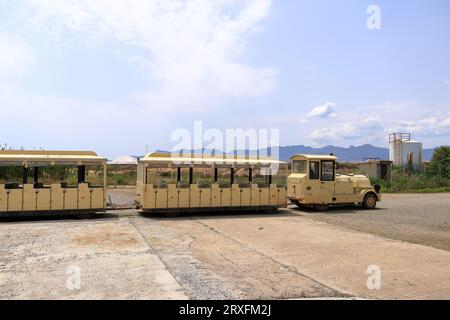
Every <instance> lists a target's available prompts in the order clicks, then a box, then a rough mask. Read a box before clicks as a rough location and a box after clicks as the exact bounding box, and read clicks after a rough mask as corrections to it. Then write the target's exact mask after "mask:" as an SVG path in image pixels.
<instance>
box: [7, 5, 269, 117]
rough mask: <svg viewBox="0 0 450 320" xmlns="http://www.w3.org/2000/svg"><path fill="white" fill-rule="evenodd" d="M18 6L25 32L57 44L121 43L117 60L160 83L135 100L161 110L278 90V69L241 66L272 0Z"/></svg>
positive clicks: (198, 107) (17, 19) (182, 107)
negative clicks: (137, 68)
mask: <svg viewBox="0 0 450 320" xmlns="http://www.w3.org/2000/svg"><path fill="white" fill-rule="evenodd" d="M16 1H17V2H18V3H19V4H20V7H21V10H19V12H20V14H19V13H18V14H16V17H18V18H16V21H15V22H16V24H17V25H23V27H22V31H23V32H24V33H28V32H30V33H31V34H36V32H39V33H41V34H45V35H46V36H48V38H49V39H50V41H51V42H52V43H56V44H57V45H58V46H61V45H63V44H64V43H66V42H67V41H68V40H67V39H68V38H71V39H79V40H80V41H82V42H84V43H87V44H89V45H93V46H97V45H101V44H103V43H114V44H117V45H119V46H120V47H121V48H120V50H118V51H117V52H119V54H116V55H118V56H123V57H124V58H125V59H127V60H128V61H130V62H131V63H133V64H135V65H137V66H138V67H139V68H141V70H142V71H143V72H146V73H147V74H148V76H149V78H150V79H151V80H153V81H152V82H156V86H152V87H151V88H149V89H148V91H146V92H141V93H138V94H135V97H138V98H139V99H141V100H143V101H145V102H146V103H147V104H149V105H150V106H155V107H156V106H158V110H170V109H177V110H182V109H185V108H187V109H204V108H205V106H206V107H209V105H210V104H213V103H214V102H215V101H217V100H218V99H219V98H221V97H254V96H260V95H264V94H267V93H269V92H270V91H271V90H272V89H273V88H274V86H275V76H276V74H277V70H276V69H274V68H259V69H258V68H253V67H250V66H248V65H246V64H244V63H242V62H240V61H239V57H240V54H241V52H242V50H243V48H244V47H245V45H246V44H247V40H248V37H249V36H250V35H252V34H254V33H256V32H259V31H260V30H261V27H260V23H261V21H262V20H263V19H264V18H265V17H266V16H267V15H268V12H269V8H270V5H271V0H243V1H238V2H236V1H233V0H218V1H210V0H193V1H180V0H153V1H150V0H133V1H131V0H128V1H125V0H96V1H91V0H79V1H75V0H27V1H23V0H16ZM25 8H26V9H25ZM135 50H138V51H139V52H140V53H141V54H138V55H136V54H135ZM117 52H116V53H117ZM149 86H150V85H149Z"/></svg>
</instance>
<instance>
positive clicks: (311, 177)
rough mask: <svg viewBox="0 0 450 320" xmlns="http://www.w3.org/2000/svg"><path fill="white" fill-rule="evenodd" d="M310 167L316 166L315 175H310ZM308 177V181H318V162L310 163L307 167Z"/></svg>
mask: <svg viewBox="0 0 450 320" xmlns="http://www.w3.org/2000/svg"><path fill="white" fill-rule="evenodd" d="M312 165H315V166H316V169H317V171H316V175H314V176H313V175H312V170H311V168H312ZM308 175H309V179H310V180H320V161H310V162H309V165H308Z"/></svg>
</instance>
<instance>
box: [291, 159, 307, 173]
mask: <svg viewBox="0 0 450 320" xmlns="http://www.w3.org/2000/svg"><path fill="white" fill-rule="evenodd" d="M292 172H294V173H306V160H302V161H294V162H293V163H292Z"/></svg>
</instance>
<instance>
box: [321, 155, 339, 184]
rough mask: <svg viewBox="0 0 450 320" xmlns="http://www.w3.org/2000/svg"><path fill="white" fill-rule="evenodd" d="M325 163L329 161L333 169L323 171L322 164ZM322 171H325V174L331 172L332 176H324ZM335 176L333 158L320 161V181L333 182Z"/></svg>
mask: <svg viewBox="0 0 450 320" xmlns="http://www.w3.org/2000/svg"><path fill="white" fill-rule="evenodd" d="M326 163H331V164H332V166H333V171H331V172H330V171H325V170H324V164H326ZM324 173H327V174H329V173H331V174H332V176H331V177H330V178H326V177H325V176H324ZM335 176H336V161H334V160H323V161H321V164H320V181H324V182H333V181H334V180H335Z"/></svg>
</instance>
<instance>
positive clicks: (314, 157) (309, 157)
mask: <svg viewBox="0 0 450 320" xmlns="http://www.w3.org/2000/svg"><path fill="white" fill-rule="evenodd" d="M290 159H291V160H337V157H335V156H330V155H323V154H297V155H294V156H292V157H291V158H290Z"/></svg>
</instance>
